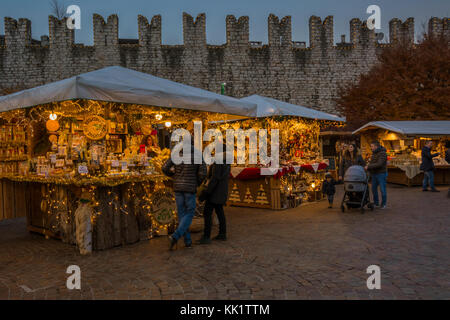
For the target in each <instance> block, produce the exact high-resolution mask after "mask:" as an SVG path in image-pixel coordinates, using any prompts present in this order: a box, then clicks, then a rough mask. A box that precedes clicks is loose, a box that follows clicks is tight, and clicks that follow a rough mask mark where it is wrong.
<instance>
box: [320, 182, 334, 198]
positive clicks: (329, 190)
mask: <svg viewBox="0 0 450 320" xmlns="http://www.w3.org/2000/svg"><path fill="white" fill-rule="evenodd" d="M335 184H336V181H335V180H334V179H333V178H331V180H330V182H328V181H327V179H325V180H324V181H323V183H322V193H323V194H326V195H329V196H331V195H333V194H335V193H336V187H335V186H334V185H335Z"/></svg>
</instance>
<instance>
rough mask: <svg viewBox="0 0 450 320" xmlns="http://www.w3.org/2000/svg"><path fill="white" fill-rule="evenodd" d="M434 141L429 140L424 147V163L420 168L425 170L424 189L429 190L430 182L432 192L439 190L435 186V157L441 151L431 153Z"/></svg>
mask: <svg viewBox="0 0 450 320" xmlns="http://www.w3.org/2000/svg"><path fill="white" fill-rule="evenodd" d="M432 147H433V141H432V140H428V141H427V142H425V146H424V147H423V148H422V163H421V165H420V170H422V171H423V182H422V191H428V184H430V188H431V192H439V190H436V188H435V187H434V162H433V158H434V157H437V156H438V155H439V153H433V154H432V153H431V148H432Z"/></svg>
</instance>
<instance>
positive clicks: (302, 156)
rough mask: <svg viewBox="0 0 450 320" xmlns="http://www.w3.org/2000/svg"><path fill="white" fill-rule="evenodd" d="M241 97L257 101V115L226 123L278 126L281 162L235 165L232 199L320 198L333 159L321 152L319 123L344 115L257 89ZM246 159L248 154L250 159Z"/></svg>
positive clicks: (245, 202)
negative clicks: (270, 167) (268, 170)
mask: <svg viewBox="0 0 450 320" xmlns="http://www.w3.org/2000/svg"><path fill="white" fill-rule="evenodd" d="M241 101H245V102H251V103H255V104H256V105H257V116H256V117H255V118H251V119H246V120H240V121H238V122H237V123H225V124H223V125H222V126H221V129H222V130H226V129H227V128H228V127H231V128H233V126H235V127H236V128H237V127H241V128H242V129H244V130H246V129H250V128H253V129H255V130H259V129H261V128H263V129H267V130H268V132H269V135H270V131H271V130H273V129H278V130H279V144H280V145H279V154H280V163H279V165H280V167H279V168H278V169H277V170H272V172H271V174H270V175H267V174H265V175H262V174H261V169H262V168H264V167H267V165H266V166H263V165H261V164H259V165H249V164H248V163H247V162H246V163H245V164H241V165H233V167H232V170H231V179H230V184H229V199H228V204H229V205H234V206H245V207H258V208H270V209H286V208H293V207H296V206H298V205H300V204H301V203H305V202H310V201H315V200H319V199H321V197H322V194H321V182H322V181H323V178H324V173H325V169H326V168H327V167H328V164H329V162H328V161H327V160H324V159H323V158H322V156H321V148H320V144H319V132H320V128H321V126H330V125H335V126H338V127H339V126H342V125H343V122H344V119H343V118H340V117H338V116H335V115H331V114H327V113H324V112H320V111H317V110H313V109H309V108H305V107H302V106H297V105H293V104H289V103H286V102H283V101H279V100H275V99H271V98H267V97H262V96H258V95H253V96H250V97H246V98H243V99H241ZM247 160H248V159H247Z"/></svg>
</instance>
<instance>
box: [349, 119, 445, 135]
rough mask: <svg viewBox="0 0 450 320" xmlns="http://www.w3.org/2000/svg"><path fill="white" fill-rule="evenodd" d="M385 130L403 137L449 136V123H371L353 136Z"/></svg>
mask: <svg viewBox="0 0 450 320" xmlns="http://www.w3.org/2000/svg"><path fill="white" fill-rule="evenodd" d="M377 128H380V129H386V130H389V131H393V132H396V133H400V134H402V135H405V136H446V135H447V136H450V121H439V120H436V121H373V122H369V123H367V124H365V125H364V126H362V127H361V128H359V129H358V130H356V131H354V132H353V134H356V133H360V132H362V131H366V130H371V129H377Z"/></svg>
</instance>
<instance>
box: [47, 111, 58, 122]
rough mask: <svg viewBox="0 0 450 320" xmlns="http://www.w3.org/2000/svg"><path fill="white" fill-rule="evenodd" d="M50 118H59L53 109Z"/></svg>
mask: <svg viewBox="0 0 450 320" xmlns="http://www.w3.org/2000/svg"><path fill="white" fill-rule="evenodd" d="M49 118H50V120H56V118H58V116H57V115H56V113H54V112H53V111H52V113H50V116H49Z"/></svg>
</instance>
